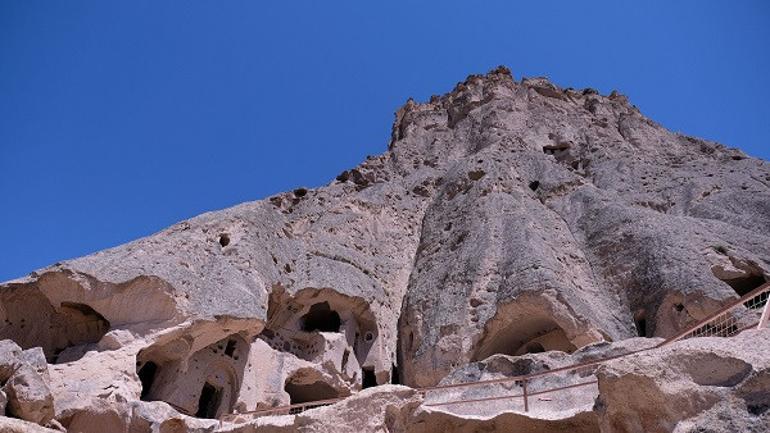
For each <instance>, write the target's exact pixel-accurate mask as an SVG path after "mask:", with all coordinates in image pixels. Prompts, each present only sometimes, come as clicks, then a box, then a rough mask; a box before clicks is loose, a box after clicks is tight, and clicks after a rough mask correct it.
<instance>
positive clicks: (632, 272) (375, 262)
mask: <svg viewBox="0 0 770 433" xmlns="http://www.w3.org/2000/svg"><path fill="white" fill-rule="evenodd" d="M768 279H770V164H768V163H767V162H765V161H762V160H758V159H754V158H750V157H748V156H746V155H745V154H743V153H742V152H740V151H739V150H737V149H731V148H726V147H724V146H722V145H720V144H717V143H713V142H708V141H704V140H700V139H696V138H692V137H688V136H685V135H681V134H676V133H672V132H670V131H667V130H666V129H664V128H663V127H661V126H660V125H658V124H656V123H655V122H653V121H651V120H650V119H648V118H646V117H644V116H643V115H642V114H641V113H640V112H639V110H637V109H636V107H634V106H633V105H631V104H630V103H629V102H628V100H627V99H626V97H624V96H622V95H620V94H618V93H616V92H613V93H612V94H610V95H609V96H602V95H600V94H598V93H597V92H596V91H595V90H592V89H584V90H573V89H561V88H558V87H556V86H555V85H553V84H551V83H550V82H548V81H547V80H546V79H543V78H535V79H523V80H521V81H520V82H519V81H515V80H514V79H513V78H512V77H511V74H510V72H509V71H508V70H507V69H505V68H502V67H501V68H498V69H496V70H493V71H491V72H490V73H489V74H487V75H484V76H481V75H473V76H470V77H468V78H467V79H466V80H465V81H464V82H462V83H460V84H458V85H457V86H456V87H455V89H454V90H452V91H451V92H450V93H448V94H446V95H444V96H434V97H432V98H431V100H430V101H429V102H426V103H417V102H414V101H412V100H409V101H408V102H407V103H406V105H404V106H403V107H401V108H400V109H399V110H398V111H397V113H396V119H395V122H394V125H393V132H392V138H391V141H390V144H389V145H388V150H387V151H386V152H385V153H384V154H382V155H379V156H374V157H369V158H367V160H366V161H365V162H363V163H362V164H361V165H359V166H358V167H356V168H353V169H351V170H348V171H345V172H343V173H341V174H339V175H338V176H337V177H336V179H335V180H334V181H332V182H331V183H330V184H329V185H327V186H324V187H321V188H316V189H305V188H299V189H296V190H294V191H293V192H288V193H284V194H280V195H277V196H274V197H270V198H268V199H265V200H261V201H256V202H250V203H244V204H241V205H238V206H235V207H233V208H230V209H225V210H221V211H217V212H210V213H206V214H203V215H201V216H198V217H195V218H193V219H190V220H187V221H183V222H181V223H178V224H176V225H174V226H172V227H170V228H168V229H166V230H163V231H161V232H159V233H157V234H154V235H152V236H149V237H147V238H144V239H140V240H137V241H134V242H131V243H128V244H126V245H123V246H119V247H116V248H112V249H109V250H105V251H101V252H98V253H96V254H93V255H90V256H87V257H83V258H79V259H75V260H70V261H65V262H62V263H57V264H55V265H53V266H51V267H48V268H45V269H42V270H39V271H36V272H33V273H32V274H30V276H28V277H26V278H23V279H20V280H15V281H11V282H7V283H5V284H3V285H0V320H2V321H3V325H2V328H1V329H0V339H10V340H13V342H15V343H16V344H18V346H20V347H16V348H14V347H15V346H13V345H12V343H11V342H6V346H4V347H6V349H3V350H6V352H5V353H7V354H8V353H14V355H7V356H5V358H6V359H5V360H4V361H3V360H2V359H0V361H3V362H6V364H9V365H10V364H13V365H15V366H16V367H14V368H15V369H16V370H19V369H20V368H21V367H19V366H21V365H24V366H26V367H24V368H26V369H27V370H30V369H32V370H34V368H37V370H38V372H39V374H38V375H39V376H40V377H42V378H43V379H41V380H43V381H44V382H45V386H47V387H48V388H50V397H52V401H51V402H50V404H41V405H38V406H39V407H38V406H36V409H34V410H33V411H32V412H33V415H30V416H25V415H24V414H23V413H21V412H20V411H19V410H18V409H16V410H15V409H11V410H8V409H6V411H7V413H8V414H9V415H13V416H15V417H19V418H23V419H28V420H31V421H34V422H38V423H40V424H45V423H49V422H50V420H51V419H54V420H55V421H53V425H63V427H65V428H69V431H97V430H88V429H89V428H90V427H87V426H88V425H91V424H93V423H95V422H96V421H95V420H99V421H98V422H100V423H103V425H109V426H120V427H114V428H115V429H118V428H120V429H123V430H115V431H129V430H126V429H133V430H130V431H145V430H143V429H145V428H146V429H148V430H146V431H149V429H150V428H159V427H158V426H159V425H164V424H163V423H164V422H166V421H168V420H169V419H172V418H173V419H176V420H177V421H178V417H179V414H178V413H177V412H180V413H183V414H187V415H193V416H197V417H199V418H215V417H221V416H222V415H224V414H227V413H232V412H234V411H240V412H243V411H247V410H254V409H256V408H262V407H270V406H275V405H281V404H288V403H290V402H292V403H296V402H302V401H312V400H317V399H322V398H331V397H337V396H346V395H350V394H352V393H356V392H357V391H358V390H360V389H361V388H362V387H370V386H374V385H382V384H386V383H389V382H395V383H401V384H405V385H408V386H413V387H414V386H429V385H435V384H437V383H439V382H440V381H442V379H444V378H447V377H450V374H452V372H453V371H455V373H454V374H457V373H456V371H461V370H462V369H467V368H471V367H469V366H471V365H477V364H474V363H477V362H482V361H484V360H486V359H487V358H489V357H490V356H495V355H497V356H499V355H508V356H509V357H510V356H518V355H525V354H527V353H537V352H548V353H555V352H551V351H561V352H565V353H567V354H569V353H572V352H575V351H576V350H578V349H581V348H584V347H586V346H588V345H591V344H594V343H599V342H603V341H605V342H619V341H621V340H627V339H630V338H632V337H638V336H642V337H648V338H649V337H669V336H671V335H673V334H675V333H677V331H679V330H681V329H683V328H684V327H686V326H687V325H690V324H692V323H695V322H697V321H698V320H700V319H702V318H704V317H705V316H707V315H708V314H709V313H710V312H712V311H714V310H715V309H717V308H719V306H720V305H724V304H725V303H727V302H729V301H731V300H734V299H736V298H737V296H738V295H742V294H745V293H747V292H749V291H751V290H752V289H754V288H756V287H758V286H760V285H761V284H762V283H764V282H765V281H766V280H768ZM764 338H765V339H766V336H765V337H764ZM637 340H638V339H637ZM630 341H636V340H630ZM635 344H636V343H635ZM638 344H643V343H638ZM36 347H39V348H41V349H34V348H36ZM0 349H2V348H0ZM22 350H23V352H22ZM25 354H26V355H25ZM525 356H529V357H531V356H532V355H525ZM767 356H768V355H765V358H764V359H765V360H767V358H766V357H767ZM18 357H23V358H24V359H25V361H23V362H22V361H13V362H11V361H9V360H10V359H17V358H18ZM19 359H21V358H19ZM511 359H513V358H511ZM14 363H15V364H14ZM46 363H47V367H46ZM479 365H486V364H483V363H482V364H479ZM34 366H37V367H34ZM474 368H475V367H474ZM457 369H460V370H457ZM0 370H1V369H0ZM10 370H13V369H10ZM0 372H2V371H0ZM10 374H11V373H8V374H2V375H0V379H1V380H2V381H6V380H8V381H9V383H10V382H11V380H12V379H11V380H9V379H8V377H4V376H9V375H10ZM29 375H30V377H33V376H34V375H33V374H32V373H29ZM34 377H37V376H34ZM600 387H601V385H600ZM378 389H379V388H378ZM367 391H368V390H367ZM41 392H43V391H41ZM394 392H396V393H399V392H400V393H405V392H407V391H404V390H403V389H401V388H400V391H394ZM6 393H7V392H6ZM43 393H44V392H43ZM44 394H45V393H44ZM394 395H395V394H394ZM410 395H411V394H410ZM382 398H386V397H382ZM387 398H393V397H392V396H390V397H387ZM769 398H770V397H769ZM410 399H412V397H410V396H408V395H407V394H404V396H403V400H399V401H402V406H401V407H402V409H403V408H404V407H407V406H409V404H412V405H413V404H414V402H413V401H412V400H410ZM0 400H4V399H0ZM43 400H45V398H43ZM410 401H412V403H409V402H410ZM159 402H166V403H168V404H169V405H171V406H168V405H165V404H164V403H159ZM349 404H355V403H349ZM383 404H384V403H383ZM768 404H769V405H770V403H768ZM11 406H12V405H10V404H9V408H11ZM610 407H611V405H610ZM14 410H15V411H14ZM587 410H589V411H590V410H591V409H590V405H589V407H588V409H587ZM763 413H764V412H763ZM174 417H176V418H174ZM183 419H187V420H188V421H184V422H181V421H180V424H179V426H181V427H179V426H177V427H179V428H180V429H181V428H183V427H184V428H185V429H186V428H189V429H191V431H192V430H194V428H199V429H202V430H201V431H211V430H212V429H215V428H217V427H216V426H215V425H214V424H212V423H209V424H206V423H205V422H203V423H202V424H195V422H194V420H193V421H190V419H189V418H187V417H183ZM164 420H165V421H164ZM13 422H15V421H13ZM506 422H507V421H506ZM511 422H513V421H511ZM538 422H539V421H538ZM581 422H583V421H581ZM586 422H587V423H588V424H587V425H589V428H592V427H590V426H593V425H596V426H597V427H596V428H597V429H598V428H599V427H598V424H597V423H596V421H595V420H594V421H590V420H589V421H586ZM8 423H9V424H8V425H11V423H12V422H11V421H8ZM190 423H192V424H190ZM0 425H2V424H0ZM175 425H176V424H175ZM191 425H193V426H195V427H194V428H193V427H190V426H191ZM393 425H394V424H391V428H390V429H389V430H383V431H401V430H398V429H396V428H395V427H393ZM538 425H539V424H538ZM581 425H582V424H581ZM607 425H609V424H607V423H606V422H605V425H604V426H603V427H602V428H603V429H604V430H603V431H623V430H612V427H611V426H610V427H607ZM153 426H154V427H153ZM284 427H286V429H287V430H285V431H295V430H291V429H290V427H291V426H288V424H287V425H286V426H284ZM7 428H9V429H10V428H12V427H7ZM102 428H103V429H104V428H106V427H102ZM168 428H170V427H168ZM175 428H176V427H175ZM254 428H256V429H257V430H253V431H260V430H259V429H258V426H257V427H254ZM291 428H294V427H291ZM297 428H299V427H297ZM533 428H535V427H533ZM108 430H109V429H108ZM108 430H102V431H108ZM299 430H300V431H302V429H301V428H299ZM161 431H162V430H161ZM169 431H171V430H169ZM178 431H186V430H178ZM244 431H246V430H244ZM248 431H252V430H248ZM265 431H268V430H265ZM269 431H274V430H269ZM275 431H278V430H275ZM281 431H284V430H281ZM308 431H310V430H308ZM319 431H323V430H319ZM357 431H361V429H359V430H357ZM364 431H368V430H366V429H364ZM373 431H374V430H373ZM404 431H406V430H404ZM415 431H417V430H415ZM458 431H459V430H458ZM533 431H539V430H533ZM543 431H546V430H543ZM587 431H590V430H587ZM596 431H598V430H596ZM628 431H632V430H628Z"/></svg>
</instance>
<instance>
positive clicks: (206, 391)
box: [195, 382, 222, 418]
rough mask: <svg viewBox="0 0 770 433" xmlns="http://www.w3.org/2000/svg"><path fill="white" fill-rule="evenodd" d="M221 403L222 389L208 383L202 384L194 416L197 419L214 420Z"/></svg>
mask: <svg viewBox="0 0 770 433" xmlns="http://www.w3.org/2000/svg"><path fill="white" fill-rule="evenodd" d="M221 402H222V388H218V387H216V386H214V385H212V384H210V383H209V382H206V383H204V384H203V389H201V393H200V397H199V398H198V410H197V411H196V412H195V416H196V417H198V418H216V417H217V412H218V411H219V406H220V403H221Z"/></svg>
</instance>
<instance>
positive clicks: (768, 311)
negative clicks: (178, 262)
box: [220, 282, 770, 421]
mask: <svg viewBox="0 0 770 433" xmlns="http://www.w3.org/2000/svg"><path fill="white" fill-rule="evenodd" d="M765 292H770V282H768V283H765V284H763V285H761V286H759V287H757V288H756V289H754V290H752V291H751V292H749V293H747V294H746V295H744V296H742V297H740V298H739V299H738V300H736V301H734V302H731V303H730V304H728V305H727V306H724V307H722V308H720V309H719V310H718V311H717V312H715V313H713V314H711V315H709V316H707V317H706V318H705V319H702V320H701V321H699V322H698V323H697V324H695V325H692V326H690V327H688V328H687V329H686V330H685V331H682V332H680V333H678V334H676V335H675V336H673V337H670V338H668V339H666V340H665V341H663V342H661V343H660V344H657V345H654V346H650V347H647V348H644V349H638V350H632V351H629V352H625V353H621V354H618V355H613V356H608V357H606V358H601V359H596V360H593V361H586V362H581V363H577V364H571V365H567V366H563V367H558V368H554V369H552V370H546V371H540V372H536V373H530V374H526V375H517V376H508V377H504V378H498V379H487V380H479V381H476V382H463V383H453V384H446V385H435V386H429V387H422V388H416V389H415V391H416V392H418V393H420V394H423V395H425V394H426V393H427V392H431V391H440V390H446V389H454V388H468V387H472V386H481V385H492V384H501V383H508V382H521V386H522V393H521V394H512V395H504V396H494V397H483V398H476V399H466V400H453V401H449V402H438V403H423V404H424V405H425V406H428V407H435V406H447V405H453V404H461V403H476V402H484V401H493V400H502V399H511V398H523V399H524V411H525V412H528V411H529V398H531V397H534V396H537V395H542V394H547V393H552V392H557V391H563V390H566V389H572V388H578V387H581V386H589V385H594V384H596V383H598V382H597V381H596V380H592V381H585V382H580V383H577V384H571V385H565V386H561V387H555V388H549V389H545V390H541V391H537V392H530V391H529V389H528V388H527V383H528V382H530V381H532V380H533V379H537V378H541V377H545V376H552V375H556V374H559V373H565V372H571V371H576V370H580V369H584V368H589V367H596V366H599V365H601V364H604V363H606V362H609V361H613V360H615V359H619V358H624V357H627V356H630V355H635V354H637V353H641V352H646V351H649V350H653V349H658V348H660V347H663V346H665V345H668V344H670V343H673V342H675V341H679V340H681V339H683V338H685V337H687V336H688V335H689V334H691V333H693V332H695V331H697V330H699V329H701V328H703V327H704V326H706V325H708V324H709V323H710V322H712V321H714V320H715V319H717V318H719V317H720V316H722V315H724V314H726V313H729V312H731V311H732V310H734V309H736V308H737V307H739V306H741V305H743V304H744V303H745V302H747V301H749V300H752V299H754V298H757V296H758V295H761V294H763V293H765ZM769 317H770V299H768V300H765V306H764V311H763V313H762V318H761V319H760V320H759V321H758V322H753V324H751V325H748V326H744V327H742V328H740V329H737V330H736V331H735V332H734V334H733V335H735V334H737V333H740V332H743V331H744V330H747V329H750V328H753V327H755V326H757V325H759V326H760V327H761V326H762V325H763V324H764V323H765V322H766V321H768V320H770V319H769ZM763 320H764V321H763ZM347 397H348V396H345V397H337V398H331V399H325V400H316V401H310V402H304V403H297V404H290V405H285V406H279V407H273V408H267V409H260V410H254V411H246V412H241V413H234V414H227V415H224V416H222V417H220V421H222V420H225V419H232V418H236V417H238V416H254V415H266V414H270V413H275V412H284V411H285V412H287V413H290V412H291V411H292V410H294V409H300V412H301V411H304V410H305V409H306V408H310V407H311V406H323V405H329V404H333V403H337V402H339V401H342V400H344V399H346V398H347Z"/></svg>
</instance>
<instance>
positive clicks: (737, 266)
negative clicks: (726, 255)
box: [711, 256, 767, 296]
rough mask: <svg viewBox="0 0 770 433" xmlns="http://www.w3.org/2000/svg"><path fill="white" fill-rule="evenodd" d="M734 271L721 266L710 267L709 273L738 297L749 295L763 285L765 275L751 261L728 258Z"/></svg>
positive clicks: (765, 280)
mask: <svg viewBox="0 0 770 433" xmlns="http://www.w3.org/2000/svg"><path fill="white" fill-rule="evenodd" d="M730 261H731V263H732V264H733V266H734V269H725V267H723V266H712V267H711V273H713V274H714V276H715V277H717V278H719V279H720V280H722V281H723V282H724V283H726V284H727V285H728V286H730V287H731V288H732V289H733V290H734V291H735V293H736V294H737V295H738V296H744V295H747V294H749V293H750V292H751V291H752V290H754V289H756V288H757V287H759V286H761V285H762V284H765V283H766V282H767V279H766V278H765V273H764V271H763V270H762V268H760V267H759V266H757V264H756V263H754V262H751V261H745V260H740V259H738V258H735V257H732V256H731V257H730Z"/></svg>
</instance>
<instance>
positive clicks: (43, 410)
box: [3, 364, 54, 425]
mask: <svg viewBox="0 0 770 433" xmlns="http://www.w3.org/2000/svg"><path fill="white" fill-rule="evenodd" d="M3 391H4V392H5V393H6V395H7V396H8V405H7V407H6V413H7V414H8V415H9V416H14V417H17V418H21V419H23V420H27V421H31V422H35V423H37V424H41V425H43V424H45V423H47V422H48V421H50V420H51V419H52V418H53V416H54V405H53V396H52V395H51V390H50V389H49V388H48V384H46V382H45V381H44V380H43V378H42V377H41V375H40V374H38V372H37V371H35V368H34V367H32V366H31V365H29V364H23V365H21V366H20V367H19V368H17V369H16V371H15V372H14V373H13V375H11V378H10V379H8V382H6V383H5V386H4V387H3Z"/></svg>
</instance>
